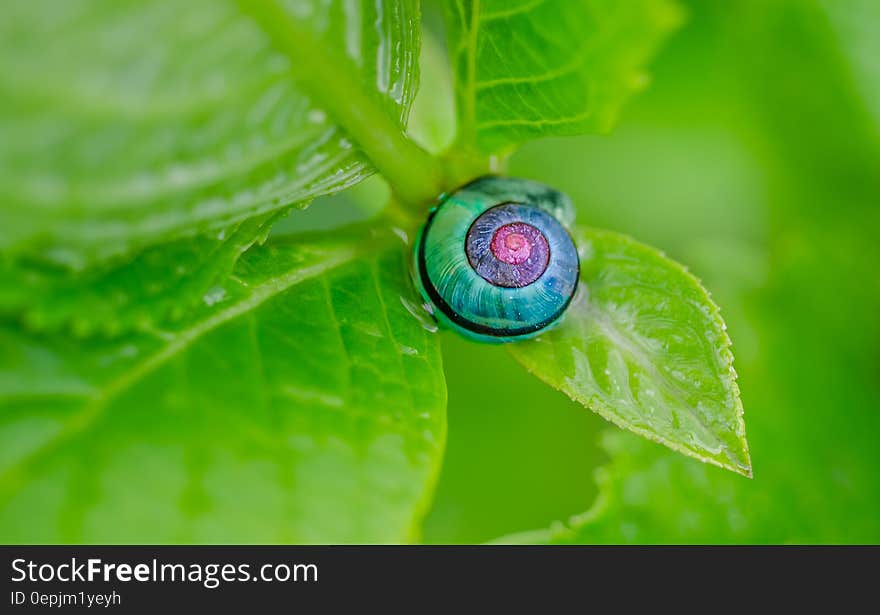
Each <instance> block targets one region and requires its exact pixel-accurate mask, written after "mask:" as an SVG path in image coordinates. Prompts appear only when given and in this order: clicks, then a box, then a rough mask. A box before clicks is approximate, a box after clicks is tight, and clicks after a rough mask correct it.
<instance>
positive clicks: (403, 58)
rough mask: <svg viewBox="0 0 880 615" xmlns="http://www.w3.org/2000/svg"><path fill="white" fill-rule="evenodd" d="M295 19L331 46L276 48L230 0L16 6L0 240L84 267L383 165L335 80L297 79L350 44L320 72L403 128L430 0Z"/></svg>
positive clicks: (3, 95)
mask: <svg viewBox="0 0 880 615" xmlns="http://www.w3.org/2000/svg"><path fill="white" fill-rule="evenodd" d="M244 4H246V5H248V6H249V5H250V3H244ZM294 9H295V10H294ZM290 15H291V20H292V21H295V22H296V24H297V27H299V28H300V29H301V30H303V31H305V32H308V33H309V35H310V36H311V37H312V38H313V39H314V40H315V41H316V42H317V44H316V45H314V46H313V47H311V48H310V49H309V50H308V53H309V55H308V56H306V57H294V58H291V57H290V56H289V55H283V54H282V53H280V52H278V51H276V50H275V49H276V47H275V45H274V41H270V39H269V36H267V35H266V34H264V33H263V31H262V30H261V29H260V27H258V26H257V24H256V23H255V22H254V21H253V20H252V19H251V18H250V17H249V16H246V15H244V14H243V13H242V11H241V9H240V8H239V7H238V6H237V4H236V3H235V2H233V1H232V0H186V1H184V0H160V1H156V2H137V1H134V0H127V1H119V0H70V1H69V2H63V3H60V4H59V3H58V2H54V1H52V0H28V1H25V2H12V3H11V4H10V3H6V6H4V15H3V19H2V20H0V134H2V135H3V138H2V139H0V193H2V194H3V199H2V201H0V250H2V251H4V252H12V253H21V252H28V253H29V254H39V255H41V256H42V257H44V258H47V259H49V260H51V261H53V262H56V263H63V264H66V265H69V266H73V267H85V266H88V265H91V264H93V263H95V262H96V261H99V260H102V259H106V258H108V257H111V256H115V255H118V254H122V253H127V252H134V251H137V250H139V249H141V248H143V247H144V246H147V245H150V244H154V243H156V242H159V241H168V240H171V239H176V238H180V237H183V236H189V235H192V234H194V233H196V232H207V231H210V232H216V231H219V230H220V229H222V228H226V227H228V226H230V225H232V224H236V223H238V222H241V221H242V220H244V219H247V218H249V217H251V216H254V215H259V214H263V213H267V212H271V211H275V210H278V209H279V208H281V207H284V206H287V205H289V204H292V203H306V202H307V201H309V200H310V199H312V198H313V197H315V196H317V195H321V194H327V193H332V192H335V191H338V190H340V189H342V188H345V187H347V186H350V185H352V184H354V183H356V182H358V181H360V180H361V179H363V178H364V177H366V176H367V175H369V174H370V173H371V172H372V169H371V167H370V165H369V164H368V163H367V161H366V159H365V157H364V155H363V154H362V153H361V151H360V150H359V148H358V147H357V146H356V145H355V143H354V142H353V139H352V138H351V135H350V134H348V133H347V131H346V130H345V129H343V128H342V127H341V126H340V125H339V124H337V122H336V121H334V118H335V116H334V115H333V114H332V113H329V112H328V110H327V109H326V108H325V105H324V104H323V103H321V102H319V101H323V100H324V99H325V97H324V96H323V92H319V91H316V88H317V86H316V85H315V83H314V82H313V81H309V80H301V81H298V80H297V79H298V78H299V74H300V72H301V71H302V69H303V67H305V66H310V65H312V64H314V63H316V62H319V61H322V62H323V64H322V66H326V65H327V63H328V62H329V60H327V59H326V58H323V57H322V56H321V53H322V50H326V49H338V50H342V51H344V54H345V55H344V56H343V57H342V58H337V57H336V56H333V59H334V60H335V61H337V63H336V64H333V65H332V68H333V70H331V71H329V72H327V74H326V75H325V79H324V83H323V84H321V85H322V86H324V87H326V88H328V89H329V88H331V87H336V89H337V90H338V89H340V88H342V89H346V88H347V90H346V91H348V92H351V97H352V98H356V97H359V98H363V99H365V100H369V101H370V104H371V105H372V107H371V109H373V110H374V111H375V114H376V115H379V116H382V117H383V118H385V119H386V123H387V124H388V125H390V126H393V127H395V129H396V130H397V131H398V132H399V131H400V128H399V126H401V125H402V124H403V123H404V122H405V120H406V116H407V113H408V109H409V106H410V104H411V102H412V100H413V97H414V95H415V90H416V80H417V66H416V61H417V54H418V29H417V27H416V24H417V20H418V6H417V3H416V2H415V0H380V1H379V2H371V3H361V2H346V3H324V2H317V0H306V1H305V2H299V3H297V4H296V6H295V7H291V13H290ZM282 51H284V52H285V53H286V52H287V50H282ZM336 119H338V118H336Z"/></svg>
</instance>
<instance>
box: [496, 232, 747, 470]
mask: <svg viewBox="0 0 880 615" xmlns="http://www.w3.org/2000/svg"><path fill="white" fill-rule="evenodd" d="M575 240H576V242H577V245H578V246H579V248H580V250H581V282H582V287H581V293H580V296H579V297H578V298H577V299H576V300H575V303H573V304H572V306H571V307H570V308H569V310H568V313H567V314H566V316H565V320H564V321H563V324H562V325H561V326H560V327H559V328H557V329H555V330H553V331H550V332H549V333H547V334H546V335H543V336H541V337H540V338H538V339H536V340H534V341H531V342H525V343H521V344H512V345H511V346H510V351H511V352H512V353H513V355H514V356H515V357H516V358H517V360H519V361H520V362H521V363H522V364H523V365H525V366H526V367H527V368H528V369H529V370H530V371H531V372H532V373H534V374H536V375H537V376H538V377H539V378H541V379H543V380H544V381H546V382H547V383H548V384H550V385H552V386H554V387H556V388H557V389H560V390H561V391H563V392H565V393H566V394H567V395H569V396H570V397H571V398H572V399H574V400H576V401H579V402H580V403H582V404H583V405H584V406H586V407H588V408H590V409H591V410H593V411H595V412H597V413H598V414H599V415H601V416H602V417H603V418H605V419H607V420H609V421H611V422H613V423H615V424H616V425H618V426H620V427H623V428H625V429H629V430H630V431H633V432H635V433H637V434H639V435H641V436H644V437H646V438H649V439H651V440H654V441H656V442H660V443H661V444H664V445H666V446H668V447H669V448H671V449H673V450H676V451H678V452H680V453H683V454H685V455H688V456H690V457H694V458H696V459H699V460H700V461H704V462H708V463H713V464H715V465H718V466H721V467H723V468H727V469H729V470H733V471H734V472H738V473H740V474H744V475H746V476H751V472H752V469H751V462H750V461H749V453H748V446H747V444H746V439H745V425H744V423H743V419H742V403H741V401H740V398H739V389H738V387H737V385H736V373H735V372H734V369H733V355H732V354H731V352H730V348H729V347H730V340H729V338H728V337H727V333H726V332H725V326H724V322H723V321H722V320H721V316H720V315H719V312H718V308H717V307H716V306H715V304H714V303H712V301H711V299H710V298H709V295H708V293H707V292H706V290H705V289H703V287H702V286H701V285H700V283H699V281H698V280H697V279H696V278H695V277H694V276H693V275H691V274H690V273H688V272H687V270H685V269H684V268H683V267H682V266H681V265H679V264H677V263H675V262H673V261H671V260H670V259H668V258H666V257H665V256H664V255H663V254H661V253H660V252H657V251H656V250H654V249H652V248H649V247H648V246H645V245H643V244H640V243H638V242H636V241H634V240H632V239H630V238H629V237H626V236H624V235H619V234H617V233H612V232H607V231H597V230H587V229H579V230H578V231H577V233H576V236H575Z"/></svg>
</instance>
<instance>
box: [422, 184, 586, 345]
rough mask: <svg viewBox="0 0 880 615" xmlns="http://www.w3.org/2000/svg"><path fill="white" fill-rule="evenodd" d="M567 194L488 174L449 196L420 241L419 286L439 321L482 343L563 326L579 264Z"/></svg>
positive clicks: (433, 215) (542, 186)
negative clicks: (569, 230)
mask: <svg viewBox="0 0 880 615" xmlns="http://www.w3.org/2000/svg"><path fill="white" fill-rule="evenodd" d="M573 221H574V209H573V207H572V205H571V201H570V200H569V199H568V197H567V196H565V195H564V194H562V193H560V192H558V191H556V190H553V189H552V188H550V187H548V186H545V185H543V184H539V183H536V182H532V181H528V180H524V179H515V178H508V177H495V176H488V177H481V178H479V179H477V180H474V181H472V182H471V183H469V184H467V185H466V186H464V187H462V188H459V189H458V190H456V191H455V192H452V193H451V194H447V195H443V196H442V197H441V200H440V203H439V204H438V205H437V207H435V208H434V209H433V210H432V211H431V214H430V216H429V218H428V221H427V222H426V223H425V225H424V227H423V228H422V230H421V232H420V233H419V237H418V240H417V241H416V244H415V255H414V258H415V278H416V284H417V286H418V287H419V290H420V292H421V294H422V297H423V298H424V300H425V301H426V306H427V307H428V308H429V310H430V311H431V312H432V314H433V315H434V317H435V318H436V319H437V321H438V322H439V323H440V324H442V325H444V326H446V327H448V328H450V329H453V330H456V331H458V332H459V333H461V334H462V335H464V336H465V337H469V338H471V339H475V340H478V341H483V342H509V341H514V340H520V339H527V338H530V337H534V336H536V335H538V334H540V333H541V332H542V331H544V330H546V329H547V328H548V327H551V326H553V325H554V324H556V323H557V322H558V321H559V320H560V318H561V317H562V315H563V314H564V313H565V310H566V309H567V308H568V306H569V304H570V303H571V301H572V298H573V297H574V295H575V292H576V291H577V286H578V278H579V274H580V262H579V260H578V253H577V248H576V247H575V245H574V242H573V241H572V239H571V235H569V233H568V230H567V227H568V226H570V225H571V224H572V222H573Z"/></svg>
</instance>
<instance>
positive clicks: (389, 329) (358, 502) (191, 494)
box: [0, 236, 445, 543]
mask: <svg viewBox="0 0 880 615" xmlns="http://www.w3.org/2000/svg"><path fill="white" fill-rule="evenodd" d="M406 271H407V269H406V258H405V256H404V252H403V250H401V248H400V246H399V244H398V243H397V242H396V241H392V242H390V243H389V242H388V241H386V240H374V239H370V240H359V241H356V242H353V241H350V240H348V239H345V237H344V236H342V237H340V238H338V239H336V240H332V241H323V242H318V241H313V242H307V241H305V240H303V239H302V238H299V239H298V241H297V245H296V246H294V245H289V244H285V243H276V245H267V246H266V247H255V248H253V249H251V250H250V251H248V253H246V254H245V256H244V257H243V258H242V259H241V260H240V262H239V263H238V265H237V266H236V269H235V273H234V275H233V276H231V277H230V278H229V280H228V282H227V283H226V284H225V285H224V287H223V288H224V291H225V296H224V297H223V298H222V299H221V300H219V301H218V302H216V303H215V304H214V305H210V306H209V305H202V306H201V307H200V308H199V310H198V311H197V312H196V314H194V315H193V317H192V318H191V319H189V320H188V321H186V322H185V323H181V324H179V325H177V326H175V327H173V328H166V329H162V330H156V331H154V332H153V333H152V334H149V335H148V334H141V335H137V336H129V337H127V338H120V339H119V340H115V341H112V342H109V341H101V340H98V339H91V340H87V341H86V342H82V341H77V340H70V339H65V338H62V337H57V336H56V337H54V338H45V337H40V336H26V335H24V334H22V333H21V332H20V331H17V330H14V329H3V330H2V332H0V346H2V347H3V349H4V352H3V354H2V357H0V408H2V412H0V540H2V541H3V542H12V543H32V542H41V543H42V542H77V543H78V542H111V543H112V542H127V543H130V542H162V543H169V542H174V543H177V542H184V543H191V542H193V543H203V542H316V541H320V542H397V541H401V540H406V539H408V538H412V537H413V536H414V533H415V531H416V530H415V528H416V527H417V525H418V522H419V520H420V518H421V516H422V515H423V513H424V510H425V507H426V503H427V499H428V497H429V496H430V493H431V491H432V489H433V485H434V482H435V479H436V474H437V471H438V465H439V462H440V457H441V454H442V448H443V444H444V439H445V416H444V410H445V385H444V381H443V374H442V366H441V360H440V353H439V348H438V342H437V339H436V337H437V336H435V335H433V334H431V333H430V332H429V331H427V330H426V329H425V328H424V327H423V326H422V324H421V323H420V322H419V320H418V319H416V318H415V317H413V316H412V315H411V314H410V309H411V308H410V307H408V306H409V305H410V302H412V301H414V300H415V298H414V296H413V290H412V289H411V287H410V285H409V284H408V281H407V277H406Z"/></svg>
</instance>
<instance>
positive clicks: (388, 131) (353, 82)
mask: <svg viewBox="0 0 880 615" xmlns="http://www.w3.org/2000/svg"><path fill="white" fill-rule="evenodd" d="M239 5H240V6H241V7H242V9H243V10H244V12H246V13H247V14H248V15H250V16H251V17H252V18H253V19H254V20H255V21H256V22H257V23H258V24H259V26H260V27H261V28H262V29H263V31H264V32H265V33H266V34H267V35H268V36H269V38H270V40H271V41H272V44H273V45H274V46H275V48H276V49H277V50H278V51H281V52H282V53H284V54H285V55H287V56H288V58H290V61H291V70H292V71H293V73H294V75H295V76H296V78H297V80H298V81H299V82H300V83H301V84H302V85H303V87H304V89H305V90H306V91H307V92H308V93H309V95H311V96H312V97H313V98H314V99H315V101H316V102H317V103H318V104H319V105H320V106H321V107H322V108H324V109H325V110H326V111H328V112H329V113H330V115H331V116H332V117H333V118H334V119H335V120H336V121H337V122H339V124H340V125H341V126H342V127H344V128H345V130H346V132H348V134H349V135H350V136H351V137H352V138H353V139H354V140H355V141H356V142H357V144H358V146H360V148H361V149H362V150H363V151H364V153H366V155H367V157H369V159H370V161H371V162H372V163H373V165H374V166H375V167H376V168H377V169H378V170H379V172H380V173H381V174H382V175H383V176H384V177H385V179H386V180H387V181H388V183H389V184H390V185H391V188H392V190H393V191H394V193H395V194H396V195H397V197H398V198H399V199H400V200H401V201H403V202H404V203H406V204H408V205H425V204H427V203H430V202H432V201H433V200H434V199H435V198H436V197H437V195H439V194H440V193H441V192H442V191H443V181H442V170H441V169H442V167H441V165H440V164H439V163H438V162H437V161H436V160H435V159H434V158H433V157H432V156H431V155H430V154H428V153H427V152H425V151H424V150H423V149H422V148H420V147H419V146H418V145H416V144H415V143H413V142H412V141H410V140H409V139H408V138H407V137H406V135H405V134H404V132H403V130H402V129H401V127H400V125H399V123H398V122H397V121H396V120H395V119H394V118H392V117H391V116H390V115H389V114H388V113H387V112H386V111H385V110H384V109H383V107H382V102H381V101H380V100H379V97H378V95H371V94H370V93H369V92H368V91H366V90H365V88H364V87H363V86H362V85H361V84H360V83H359V82H358V80H357V77H356V75H357V72H356V68H355V66H354V65H353V64H352V62H351V61H350V60H349V59H348V58H346V57H344V56H341V55H339V54H338V53H337V52H336V51H335V50H333V49H329V48H328V47H327V45H324V44H322V43H321V42H320V41H318V40H317V39H316V38H315V36H314V35H313V34H312V33H311V32H310V31H309V30H308V29H307V28H304V27H303V26H302V24H300V23H298V22H297V21H296V19H294V18H293V17H292V16H291V15H290V13H289V12H288V11H287V10H285V9H284V8H282V7H281V6H279V4H278V3H277V2H276V1H275V0H239Z"/></svg>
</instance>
